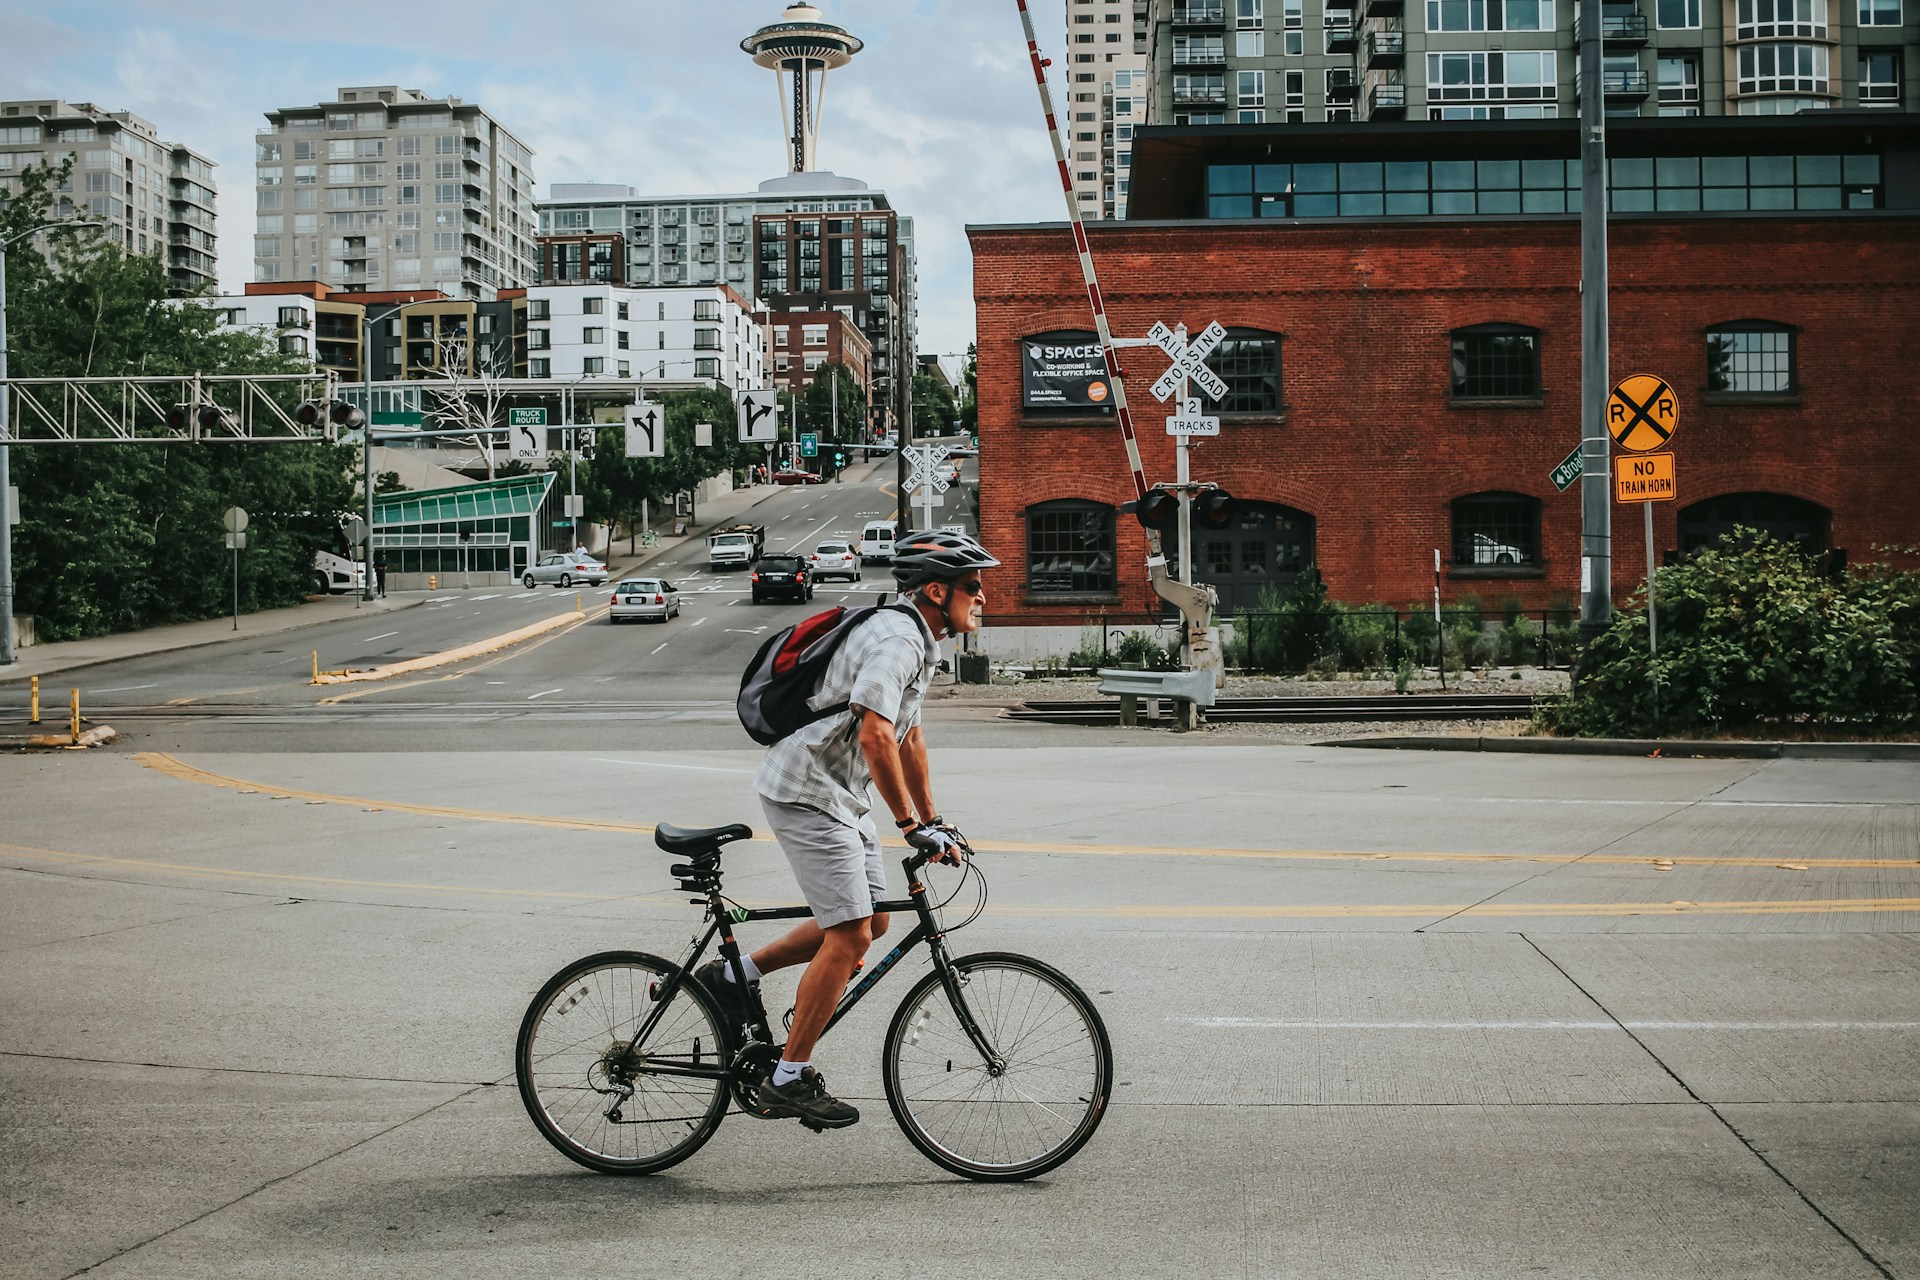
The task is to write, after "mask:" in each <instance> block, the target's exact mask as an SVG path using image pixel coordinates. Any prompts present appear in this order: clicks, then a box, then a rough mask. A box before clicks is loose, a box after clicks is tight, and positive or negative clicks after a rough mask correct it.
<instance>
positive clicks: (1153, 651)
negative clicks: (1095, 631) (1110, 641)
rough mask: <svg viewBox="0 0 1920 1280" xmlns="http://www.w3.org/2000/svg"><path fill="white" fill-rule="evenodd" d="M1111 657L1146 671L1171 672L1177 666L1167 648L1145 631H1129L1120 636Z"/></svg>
mask: <svg viewBox="0 0 1920 1280" xmlns="http://www.w3.org/2000/svg"><path fill="white" fill-rule="evenodd" d="M1113 656H1114V660H1115V661H1116V662H1119V663H1122V664H1125V663H1129V662H1133V663H1138V664H1139V665H1140V666H1141V667H1142V668H1143V669H1144V670H1147V671H1172V670H1173V669H1174V668H1175V666H1176V665H1177V664H1176V663H1175V662H1174V660H1173V658H1172V656H1171V655H1170V654H1169V653H1168V649H1167V646H1166V645H1165V644H1163V643H1162V642H1161V641H1160V640H1158V639H1157V638H1155V637H1154V636H1152V635H1150V634H1148V633H1147V632H1145V631H1129V632H1127V634H1125V635H1124V636H1121V637H1120V643H1119V644H1118V645H1116V646H1115V647H1114V651H1113Z"/></svg>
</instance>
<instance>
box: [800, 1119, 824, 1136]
mask: <svg viewBox="0 0 1920 1280" xmlns="http://www.w3.org/2000/svg"><path fill="white" fill-rule="evenodd" d="M800 1127H801V1128H802V1129H811V1130H813V1131H814V1132H815V1133H825V1132H826V1131H827V1126H825V1125H823V1124H815V1123H814V1122H813V1121H811V1120H802V1121H801V1122H800Z"/></svg>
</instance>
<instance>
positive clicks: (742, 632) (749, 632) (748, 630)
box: [727, 600, 766, 636]
mask: <svg viewBox="0 0 1920 1280" xmlns="http://www.w3.org/2000/svg"><path fill="white" fill-rule="evenodd" d="M734 603H735V604H738V603H739V601H737V600H736V601H734ZM765 630H766V628H765V627H728V628H727V634H728V635H730V636H757V635H759V634H760V633H761V632H763V631H765Z"/></svg>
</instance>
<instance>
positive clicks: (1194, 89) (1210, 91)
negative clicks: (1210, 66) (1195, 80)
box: [1173, 85, 1227, 107]
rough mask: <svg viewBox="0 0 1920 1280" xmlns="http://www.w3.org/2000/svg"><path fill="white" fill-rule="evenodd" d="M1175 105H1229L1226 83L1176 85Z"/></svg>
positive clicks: (1174, 92)
mask: <svg viewBox="0 0 1920 1280" xmlns="http://www.w3.org/2000/svg"><path fill="white" fill-rule="evenodd" d="M1173 105H1174V106H1176V107H1224V106H1226V105H1227V88H1226V86H1225V85H1188V86H1186V87H1185V88H1182V87H1180V86H1177V85H1176V86H1175V87H1174V90H1173Z"/></svg>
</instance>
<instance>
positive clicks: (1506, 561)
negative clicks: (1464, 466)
mask: <svg viewBox="0 0 1920 1280" xmlns="http://www.w3.org/2000/svg"><path fill="white" fill-rule="evenodd" d="M1540 510H1541V502H1540V499H1538V498H1535V497H1532V496H1530V495H1528V494H1524V493H1514V492H1511V491H1508V490H1487V491H1484V492H1480V493H1467V494H1462V495H1460V496H1459V497H1457V498H1455V499H1453V500H1452V501H1451V502H1449V503H1448V504H1447V531H1448V538H1449V541H1450V543H1451V552H1450V559H1449V564H1448V567H1449V570H1450V572H1451V573H1452V574H1454V575H1461V574H1466V575H1477V576H1485V577H1506V576H1515V577H1527V576H1536V577H1537V576H1539V575H1540V574H1541V573H1542V572H1544V569H1543V565H1544V561H1543V560H1542V558H1541V555H1540Z"/></svg>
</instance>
